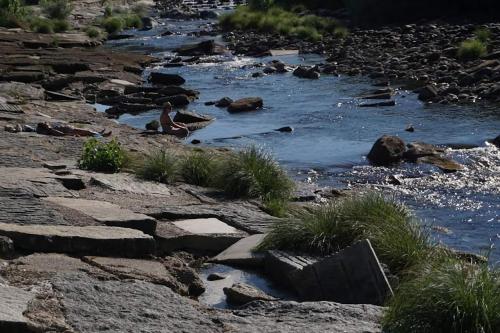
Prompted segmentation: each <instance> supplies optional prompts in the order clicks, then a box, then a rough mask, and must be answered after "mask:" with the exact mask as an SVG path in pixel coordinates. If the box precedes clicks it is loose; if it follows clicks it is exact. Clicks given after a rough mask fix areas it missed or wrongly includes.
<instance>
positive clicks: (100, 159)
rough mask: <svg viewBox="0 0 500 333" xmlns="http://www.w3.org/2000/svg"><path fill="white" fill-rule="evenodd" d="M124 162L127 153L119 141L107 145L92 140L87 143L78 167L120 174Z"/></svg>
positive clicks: (112, 141)
mask: <svg viewBox="0 0 500 333" xmlns="http://www.w3.org/2000/svg"><path fill="white" fill-rule="evenodd" d="M124 161H125V152H124V150H123V149H122V147H121V146H120V144H119V143H118V142H117V141H115V140H111V141H110V142H108V143H105V142H101V141H99V140H97V139H95V138H92V139H90V140H88V141H87V142H85V144H84V146H83V152H82V156H81V157H80V160H79V162H78V165H79V167H80V168H81V169H85V170H93V171H100V172H118V171H120V169H121V167H122V166H123V163H124Z"/></svg>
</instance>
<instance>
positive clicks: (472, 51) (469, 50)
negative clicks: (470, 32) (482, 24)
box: [458, 39, 488, 60]
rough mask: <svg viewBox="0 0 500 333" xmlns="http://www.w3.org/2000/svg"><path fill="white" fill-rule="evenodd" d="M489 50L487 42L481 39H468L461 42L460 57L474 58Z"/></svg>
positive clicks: (465, 58) (464, 58)
mask: <svg viewBox="0 0 500 333" xmlns="http://www.w3.org/2000/svg"><path fill="white" fill-rule="evenodd" d="M487 52H488V49H487V47H486V44H485V43H484V42H482V41H480V40H479V39H468V40H466V41H463V42H462V43H461V44H460V47H459V49H458V57H459V58H460V59H462V60H474V59H477V58H479V57H482V56H484V55H485V54H486V53H487Z"/></svg>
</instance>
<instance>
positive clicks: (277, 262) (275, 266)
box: [264, 251, 317, 289]
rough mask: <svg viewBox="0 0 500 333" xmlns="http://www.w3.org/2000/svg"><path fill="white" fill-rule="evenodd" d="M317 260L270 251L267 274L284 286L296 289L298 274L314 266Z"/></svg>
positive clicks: (266, 264)
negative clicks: (295, 278)
mask: <svg viewBox="0 0 500 333" xmlns="http://www.w3.org/2000/svg"><path fill="white" fill-rule="evenodd" d="M316 261H317V259H315V258H313V257H309V256H301V255H295V254H291V253H287V252H284V251H268V252H267V254H266V257H265V261H264V266H265V271H266V273H267V274H268V275H269V276H270V277H271V278H272V279H274V280H275V281H276V282H278V283H280V284H281V285H283V286H287V287H289V288H292V289H295V282H296V280H294V279H293V277H294V276H295V274H296V273H297V272H300V271H301V270H302V269H304V268H305V267H307V266H308V265H311V264H314V263H315V262H316Z"/></svg>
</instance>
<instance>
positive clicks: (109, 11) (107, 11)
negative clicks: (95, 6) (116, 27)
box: [104, 5, 113, 17]
mask: <svg viewBox="0 0 500 333" xmlns="http://www.w3.org/2000/svg"><path fill="white" fill-rule="evenodd" d="M111 16H113V8H112V7H111V6H109V5H108V6H106V8H104V17H111Z"/></svg>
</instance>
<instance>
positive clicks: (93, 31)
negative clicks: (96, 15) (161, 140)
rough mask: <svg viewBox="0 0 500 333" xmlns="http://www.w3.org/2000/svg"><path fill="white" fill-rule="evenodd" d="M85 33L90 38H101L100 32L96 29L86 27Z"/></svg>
mask: <svg viewBox="0 0 500 333" xmlns="http://www.w3.org/2000/svg"><path fill="white" fill-rule="evenodd" d="M85 32H86V33H87V36H89V37H90V38H99V37H100V36H101V30H100V29H99V28H96V27H88V28H87V29H86V30H85Z"/></svg>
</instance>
